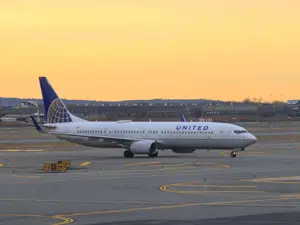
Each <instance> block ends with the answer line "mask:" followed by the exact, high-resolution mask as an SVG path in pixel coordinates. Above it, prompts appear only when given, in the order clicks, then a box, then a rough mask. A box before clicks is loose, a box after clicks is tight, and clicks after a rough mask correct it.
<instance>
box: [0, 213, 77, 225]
mask: <svg viewBox="0 0 300 225" xmlns="http://www.w3.org/2000/svg"><path fill="white" fill-rule="evenodd" d="M0 217H38V218H49V219H58V220H63V221H62V222H59V223H54V224H52V225H65V224H70V223H73V222H74V220H73V219H71V218H68V217H63V216H60V215H55V216H52V217H51V216H45V215H35V214H0Z"/></svg>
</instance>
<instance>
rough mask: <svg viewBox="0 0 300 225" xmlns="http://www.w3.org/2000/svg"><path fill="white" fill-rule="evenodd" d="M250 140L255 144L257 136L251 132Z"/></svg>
mask: <svg viewBox="0 0 300 225" xmlns="http://www.w3.org/2000/svg"><path fill="white" fill-rule="evenodd" d="M249 140H250V141H251V144H254V143H255V142H256V141H257V138H256V137H255V136H254V135H253V134H249Z"/></svg>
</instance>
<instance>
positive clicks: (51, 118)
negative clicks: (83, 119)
mask: <svg viewBox="0 0 300 225" xmlns="http://www.w3.org/2000/svg"><path fill="white" fill-rule="evenodd" d="M67 122H72V119H71V116H70V114H69V112H68V110H67V108H66V107H65V105H64V104H63V103H62V101H61V100H60V99H59V98H57V99H55V100H53V101H52V102H51V104H50V106H49V109H48V114H47V123H67Z"/></svg>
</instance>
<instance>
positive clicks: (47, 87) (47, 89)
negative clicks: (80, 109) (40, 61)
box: [39, 77, 85, 123]
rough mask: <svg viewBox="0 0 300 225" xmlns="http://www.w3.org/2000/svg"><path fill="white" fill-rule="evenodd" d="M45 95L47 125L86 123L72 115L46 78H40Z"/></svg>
mask: <svg viewBox="0 0 300 225" xmlns="http://www.w3.org/2000/svg"><path fill="white" fill-rule="evenodd" d="M39 80H40V86H41V91H42V95H43V101H44V108H45V119H46V121H47V122H46V123H70V122H80V121H85V120H83V119H80V118H78V117H76V116H74V115H72V114H71V113H70V112H69V110H68V109H67V107H66V106H65V105H64V103H63V102H62V101H61V99H60V98H59V97H58V95H57V94H56V93H55V91H54V89H53V88H52V86H51V84H50V83H49V82H48V80H47V78H46V77H40V78H39Z"/></svg>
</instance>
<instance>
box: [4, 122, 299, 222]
mask: <svg viewBox="0 0 300 225" xmlns="http://www.w3.org/2000/svg"><path fill="white" fill-rule="evenodd" d="M288 126H289V124H287V125H285V126H284V127H283V128H284V129H283V131H282V130H280V132H288V131H289V129H288ZM294 127H295V126H294ZM252 128H256V127H255V126H252ZM258 128H259V127H258ZM30 129H31V128H28V127H26V128H24V129H22V128H10V129H0V140H1V141H5V140H12V139H13V140H17V139H18V138H19V139H38V138H39V135H40V134H36V133H35V132H34V130H30ZM263 129H265V131H264V132H269V133H270V134H272V132H277V131H274V130H271V128H269V127H263ZM294 130H297V129H294ZM8 131H9V132H10V133H8ZM24 131H25V132H24ZM278 136H280V135H276V136H275V135H274V137H273V140H270V139H268V140H264V139H262V140H261V141H259V142H258V143H257V144H256V145H254V146H252V147H251V148H249V149H248V151H246V152H241V153H238V156H237V158H230V157H229V156H228V153H229V152H228V151H209V152H207V151H197V152H195V153H193V154H175V153H172V152H169V151H164V152H160V154H159V157H157V158H155V159H149V158H147V157H143V156H139V157H136V158H132V159H124V158H123V157H122V155H123V151H122V150H121V149H94V148H86V147H82V146H78V145H73V144H65V145H61V146H60V145H57V146H56V147H55V148H53V145H54V144H49V143H45V144H44V145H41V144H40V143H36V144H30V145H28V144H26V143H25V144H22V145H21V144H20V143H16V144H13V143H11V145H10V146H9V148H6V147H7V146H6V144H3V143H0V164H1V165H0V224H5V225H11V224H32V225H35V224H89V225H96V224H163V225H167V224H170V225H171V224H172V225H174V224H175V225H177V224H178V225H179V224H205V225H219V224H222V225H223V224H228V225H229V224H230V225H235V224H242V225H243V224H300V213H299V210H300V209H299V206H300V204H299V203H300V167H299V161H300V154H299V153H300V152H299V151H300V143H299V142H298V137H295V136H293V137H289V138H287V141H284V140H285V139H284V138H283V137H282V138H280V137H279V138H278ZM270 137H272V135H270ZM42 138H46V139H47V138H49V139H50V137H46V136H44V135H43V136H42ZM63 143H65V142H63ZM23 145H24V146H25V147H24V148H22V146H23ZM61 159H62V160H64V159H67V160H71V161H72V168H71V169H70V170H69V171H67V172H66V173H44V172H43V171H42V165H43V163H44V162H56V161H57V160H61Z"/></svg>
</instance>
